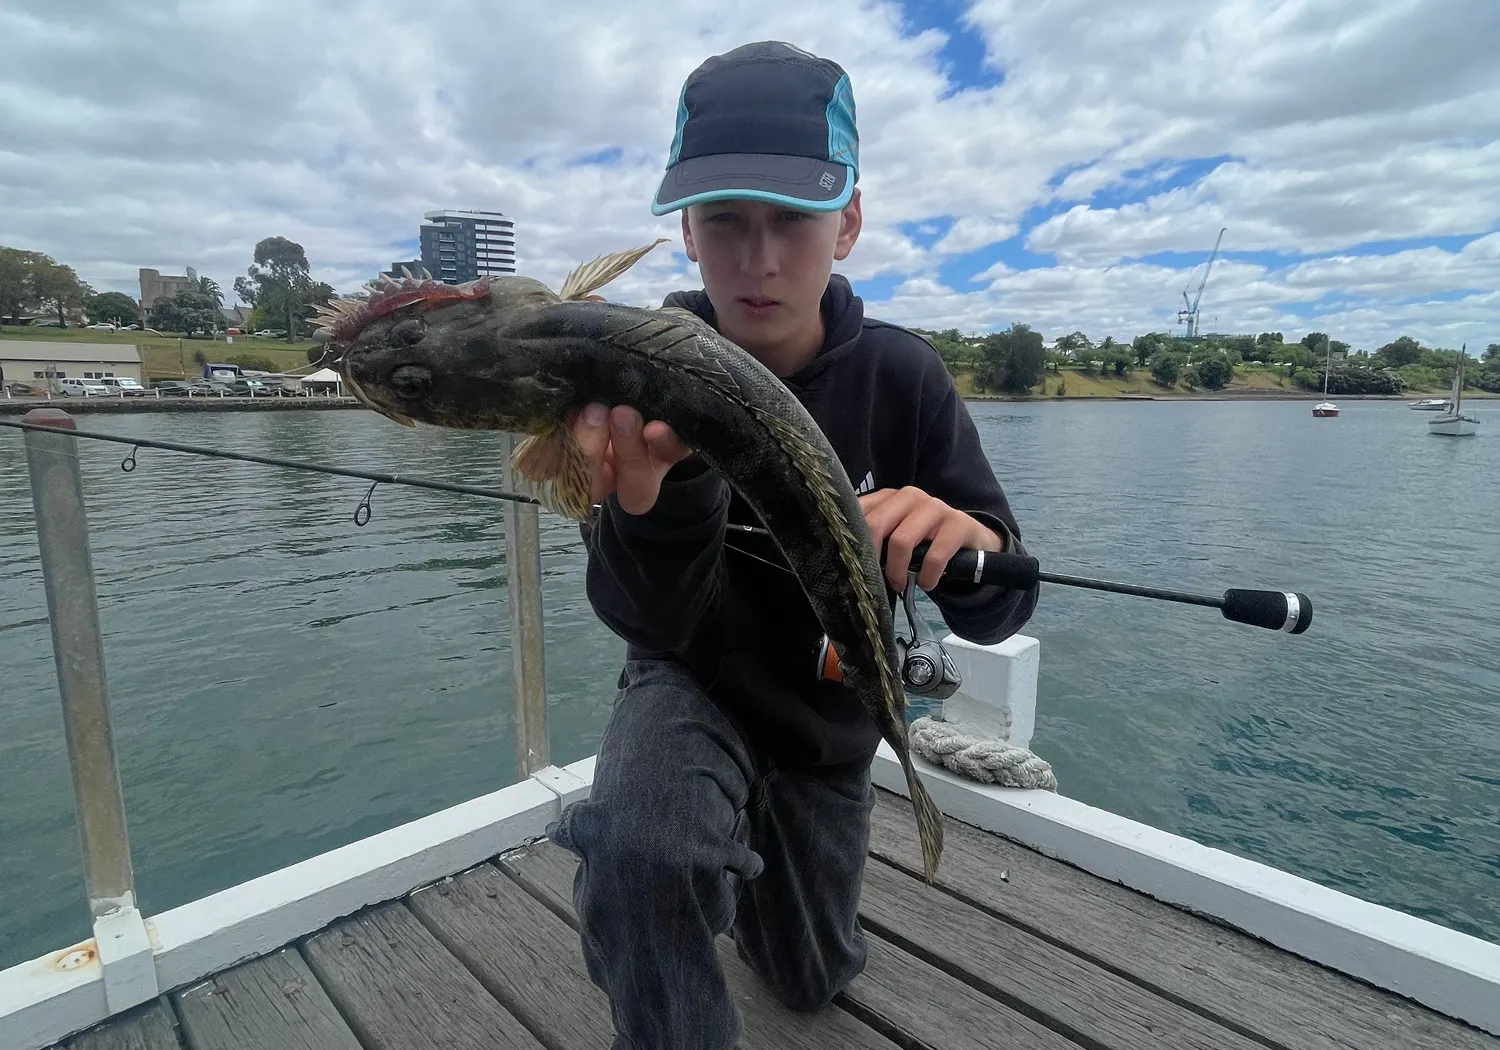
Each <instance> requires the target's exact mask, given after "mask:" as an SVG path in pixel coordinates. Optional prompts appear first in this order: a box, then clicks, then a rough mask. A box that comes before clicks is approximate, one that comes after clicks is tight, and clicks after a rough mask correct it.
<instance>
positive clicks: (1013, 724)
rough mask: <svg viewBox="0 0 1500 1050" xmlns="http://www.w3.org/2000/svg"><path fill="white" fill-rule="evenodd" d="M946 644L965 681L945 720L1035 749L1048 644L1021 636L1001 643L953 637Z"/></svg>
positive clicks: (945, 705) (968, 730)
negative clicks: (1040, 684)
mask: <svg viewBox="0 0 1500 1050" xmlns="http://www.w3.org/2000/svg"><path fill="white" fill-rule="evenodd" d="M943 646H944V648H946V649H947V650H948V655H949V656H950V657H952V659H953V663H954V665H955V666H956V667H957V668H958V673H959V674H960V675H961V676H962V677H963V682H962V684H961V685H960V686H959V689H958V691H957V692H956V693H954V694H953V695H952V696H950V697H948V699H946V700H944V701H943V721H945V722H950V723H952V724H953V727H954V728H955V729H957V730H959V731H960V732H963V733H966V734H968V735H969V736H975V737H981V738H985V739H992V740H1004V741H1005V742H1006V743H1008V744H1011V745H1013V746H1015V747H1024V748H1030V747H1031V734H1032V732H1033V731H1034V730H1035V728H1036V683H1037V672H1038V670H1039V669H1040V667H1041V662H1042V643H1041V642H1039V641H1038V640H1037V639H1035V638H1032V637H1031V636H1029V635H1025V634H1015V635H1011V636H1010V637H1009V638H1007V639H1006V640H1005V641H1003V642H1000V643H998V644H996V645H977V644H975V643H974V642H970V641H965V640H964V639H962V638H960V637H958V635H956V634H949V635H948V636H947V637H945V638H944V639H943Z"/></svg>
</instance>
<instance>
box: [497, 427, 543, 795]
mask: <svg viewBox="0 0 1500 1050" xmlns="http://www.w3.org/2000/svg"><path fill="white" fill-rule="evenodd" d="M517 444H518V441H517V439H516V435H514V434H507V435H506V442H505V463H504V471H503V475H504V482H503V484H504V487H505V488H506V489H509V490H511V491H514V489H515V469H514V466H513V464H512V457H513V455H514V453H515V449H516V446H517ZM539 512H540V508H539V507H538V506H537V505H536V504H535V503H520V502H517V501H515V500H508V501H506V504H505V575H506V581H507V589H506V599H507V602H508V604H509V605H510V673H511V688H512V690H513V692H514V695H515V719H514V721H515V733H516V775H517V777H529V776H531V775H532V774H533V773H535V772H536V771H537V770H539V769H541V768H543V767H544V766H547V765H549V764H550V763H551V761H552V760H551V757H550V748H549V747H548V740H547V676H546V669H545V663H544V653H543V645H542V549H541V535H540V525H539V520H538V519H539V517H540V513H539Z"/></svg>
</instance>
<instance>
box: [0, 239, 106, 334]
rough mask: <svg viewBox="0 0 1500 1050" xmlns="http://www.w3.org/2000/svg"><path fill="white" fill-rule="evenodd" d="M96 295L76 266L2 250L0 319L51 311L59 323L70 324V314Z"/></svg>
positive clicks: (25, 253) (33, 253)
mask: <svg viewBox="0 0 1500 1050" xmlns="http://www.w3.org/2000/svg"><path fill="white" fill-rule="evenodd" d="M93 292H94V290H93V289H92V288H90V287H89V286H88V285H87V284H85V283H84V282H83V281H81V280H79V279H78V274H76V273H74V272H73V267H71V266H65V265H63V264H61V263H59V262H57V260H55V259H53V258H52V257H51V256H50V255H44V254H42V253H41V252H33V251H24V250H22V249H19V248H5V247H0V318H4V317H16V318H19V317H23V316H25V315H26V314H28V313H30V312H31V311H33V310H49V311H55V312H56V314H57V322H58V324H67V323H68V316H67V315H68V313H69V311H74V312H76V311H78V310H80V309H82V307H83V304H84V302H85V301H86V300H87V299H88V298H89V296H91V295H93Z"/></svg>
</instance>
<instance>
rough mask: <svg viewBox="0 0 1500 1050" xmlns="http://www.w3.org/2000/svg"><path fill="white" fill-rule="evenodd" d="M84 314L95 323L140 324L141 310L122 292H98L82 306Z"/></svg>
mask: <svg viewBox="0 0 1500 1050" xmlns="http://www.w3.org/2000/svg"><path fill="white" fill-rule="evenodd" d="M83 309H84V312H85V313H87V314H88V315H89V320H90V321H93V322H95V323H98V322H102V321H108V322H109V323H111V324H118V325H126V324H140V323H141V308H140V306H138V305H137V304H136V301H135V300H134V299H132V298H130V296H128V295H126V294H125V293H124V292H100V293H99V294H98V295H95V296H92V297H90V299H89V301H88V302H87V303H85V304H84V307H83Z"/></svg>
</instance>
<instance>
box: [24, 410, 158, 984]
mask: <svg viewBox="0 0 1500 1050" xmlns="http://www.w3.org/2000/svg"><path fill="white" fill-rule="evenodd" d="M23 422H25V423H29V424H34V425H36V426H41V427H47V428H48V430H47V431H44V430H26V431H24V432H23V433H24V434H25V441H26V462H27V466H28V468H29V470H30V474H31V499H32V506H33V509H34V512H35V515H36V533H37V545H38V547H39V548H40V551H41V560H42V581H43V587H44V589H45V591H46V594H47V614H48V620H49V621H50V623H51V625H52V652H53V658H54V661H55V663H56V667H57V686H58V691H59V693H60V694H61V697H62V709H63V731H64V735H65V738H66V742H67V750H68V764H69V766H70V767H71V771H72V777H73V794H74V799H75V803H76V806H77V819H78V832H79V838H80V841H81V844H82V847H83V880H84V890H85V892H86V893H87V895H88V902H89V914H90V917H91V918H92V920H93V928H94V941H95V948H96V950H97V951H98V954H99V964H100V967H101V969H102V972H103V975H104V993H105V998H106V1000H107V1001H108V1003H109V1007H110V1009H111V1010H123V1009H127V1008H129V1007H131V1006H134V1005H136V1004H137V1003H141V1002H144V1001H145V1000H147V999H150V998H152V997H154V996H155V995H156V994H157V987H156V968H155V965H154V962H153V960H152V955H151V943H150V939H149V938H148V936H147V934H146V927H145V924H144V923H143V922H142V920H141V915H140V912H139V911H138V910H137V908H136V900H135V874H134V871H133V869H132V867H131V862H130V837H129V835H128V834H127V833H126V827H125V801H124V796H123V794H122V793H121V790H120V774H119V767H118V764H117V762H116V759H115V745H114V732H113V727H112V725H111V723H110V716H109V693H108V689H107V687H106V684H105V675H104V642H103V636H102V632H101V630H100V626H99V598H98V593H97V592H96V590H95V587H94V567H93V561H92V559H91V558H90V556H89V536H88V518H87V515H86V514H85V512H84V504H83V478H82V474H81V472H80V471H79V467H78V439H77V438H76V437H74V436H73V435H72V434H71V433H70V431H72V430H74V429H76V426H75V423H74V421H73V417H72V416H71V415H69V414H68V413H67V412H64V411H63V410H61V409H55V408H36V409H32V410H31V411H30V412H28V413H26V415H25V416H24V417H23ZM49 431H51V432H49Z"/></svg>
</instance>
